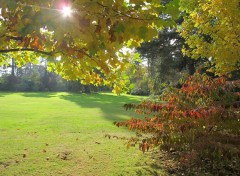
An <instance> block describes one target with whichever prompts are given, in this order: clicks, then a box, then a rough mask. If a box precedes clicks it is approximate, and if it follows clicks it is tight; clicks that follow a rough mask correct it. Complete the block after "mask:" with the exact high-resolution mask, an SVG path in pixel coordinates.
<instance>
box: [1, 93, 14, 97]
mask: <svg viewBox="0 0 240 176" xmlns="http://www.w3.org/2000/svg"><path fill="white" fill-rule="evenodd" d="M10 94H12V93H11V92H0V97H5V96H8V95H10Z"/></svg>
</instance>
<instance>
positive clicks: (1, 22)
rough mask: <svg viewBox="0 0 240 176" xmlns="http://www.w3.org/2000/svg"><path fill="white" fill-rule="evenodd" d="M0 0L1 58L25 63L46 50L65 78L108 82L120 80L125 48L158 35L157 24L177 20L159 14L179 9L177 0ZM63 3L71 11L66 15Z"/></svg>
mask: <svg viewBox="0 0 240 176" xmlns="http://www.w3.org/2000/svg"><path fill="white" fill-rule="evenodd" d="M0 4H1V5H0V8H1V15H0V38H1V42H0V53H4V54H1V55H0V63H1V64H3V63H4V62H7V60H8V59H9V58H15V59H16V62H17V64H19V65H23V64H25V63H26V62H30V61H34V59H36V58H37V57H39V56H42V57H47V58H48V65H49V66H50V67H52V68H53V69H54V70H55V71H56V72H58V73H59V74H60V75H62V76H64V77H65V78H66V79H81V80H82V82H83V83H86V84H89V83H92V84H103V83H104V84H106V85H111V84H112V83H113V82H114V81H116V80H117V78H118V73H119V72H121V71H122V70H123V69H124V67H125V64H126V63H127V56H128V54H127V53H126V52H124V51H123V50H121V48H123V47H124V46H127V47H134V46H139V44H140V43H141V42H142V41H144V40H151V39H152V38H153V37H155V36H157V34H158V29H159V28H161V27H162V26H164V25H171V24H172V23H173V22H172V20H170V19H169V20H162V19H159V14H160V13H163V12H164V11H165V13H168V14H170V13H171V12H172V13H173V15H172V17H174V14H175V11H177V10H178V6H177V4H178V1H173V2H172V3H171V4H169V5H167V6H163V5H160V4H159V1H158V0H152V1H149V0H146V1H139V0H131V1H126V0H91V1H89V0H75V1H66V0H65V1H59V0H52V1H49V0H42V1H28V0H8V1H6V0H1V1H0ZM67 8H68V9H67ZM70 8H71V9H72V10H71V11H70ZM64 9H65V10H68V12H69V14H65V15H64V13H65V11H64ZM70 12H71V13H70ZM117 82H118V83H119V82H120V81H119V80H117ZM120 88H121V87H119V86H118V87H116V91H117V92H118V91H119V90H118V89H120Z"/></svg>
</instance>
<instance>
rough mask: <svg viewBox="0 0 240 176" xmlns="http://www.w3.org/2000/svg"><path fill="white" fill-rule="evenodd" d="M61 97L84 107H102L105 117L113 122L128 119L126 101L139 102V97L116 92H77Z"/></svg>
mask: <svg viewBox="0 0 240 176" xmlns="http://www.w3.org/2000/svg"><path fill="white" fill-rule="evenodd" d="M60 98H61V99H64V100H67V101H70V102H74V103H75V104H77V105H78V106H80V107H82V108H100V109H101V111H102V113H104V117H105V118H106V119H107V120H110V121H112V122H114V121H123V120H126V118H124V115H129V112H126V111H125V110H124V108H123V105H124V104H126V103H133V102H137V101H138V100H139V98H137V97H131V96H117V95H114V94H98V93H94V94H76V93H70V94H68V95H61V96H60Z"/></svg>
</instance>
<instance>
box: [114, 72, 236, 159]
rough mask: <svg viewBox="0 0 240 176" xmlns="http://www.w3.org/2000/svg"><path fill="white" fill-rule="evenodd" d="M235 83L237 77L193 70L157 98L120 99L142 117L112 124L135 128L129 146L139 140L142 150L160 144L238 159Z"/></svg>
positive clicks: (164, 146)
mask: <svg viewBox="0 0 240 176" xmlns="http://www.w3.org/2000/svg"><path fill="white" fill-rule="evenodd" d="M239 87H240V82H239V80H238V81H227V79H226V78H225V77H219V78H215V79H213V78H211V77H209V76H206V75H201V74H195V75H194V76H191V77H190V78H189V79H188V80H186V81H185V82H184V84H183V86H182V88H181V89H170V90H169V91H165V92H164V94H163V95H162V96H161V97H160V98H159V99H158V100H157V101H156V100H147V101H143V102H141V103H140V104H126V105H124V107H125V109H126V110H128V109H133V110H135V112H136V113H137V114H142V115H144V116H145V118H143V119H141V118H133V119H131V120H128V121H125V122H116V125H117V126H126V127H128V129H129V130H132V131H136V132H137V137H136V138H132V139H130V140H129V146H135V145H136V144H140V145H139V147H140V150H142V151H143V152H145V151H147V150H148V149H149V148H155V147H157V146H160V147H161V149H164V150H167V151H170V150H178V151H194V152H195V153H197V154H198V155H202V154H204V152H206V153H207V157H208V158H212V157H213V158H214V157H221V156H222V157H224V158H225V159H230V160H231V159H232V158H235V159H236V158H237V159H240V151H239V148H238V147H239V145H240V143H239V141H238V138H239V136H240V131H239V125H240V121H239V120H240V116H239V111H238V110H239V100H240V96H239V93H236V92H235V89H236V88H239ZM237 109H238V110H237ZM220 136H222V137H220ZM227 138H228V139H227ZM219 139H220V141H219ZM202 140H205V141H208V142H207V143H204V142H203V141H202ZM209 140H210V141H211V143H209ZM221 140H222V141H221ZM208 143H209V144H208ZM222 143H223V144H222ZM200 146H203V147H202V148H199V147H200ZM206 146H207V147H206ZM205 157H206V156H205Z"/></svg>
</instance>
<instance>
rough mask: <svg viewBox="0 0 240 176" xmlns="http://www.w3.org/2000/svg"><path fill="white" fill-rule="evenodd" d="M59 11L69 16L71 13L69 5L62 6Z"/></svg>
mask: <svg viewBox="0 0 240 176" xmlns="http://www.w3.org/2000/svg"><path fill="white" fill-rule="evenodd" d="M61 11H62V13H63V16H65V17H69V16H71V14H72V13H73V10H72V9H71V7H69V6H64V7H63V8H62V10H61Z"/></svg>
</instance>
